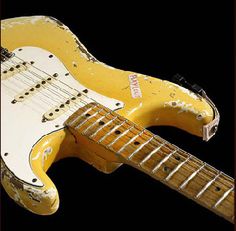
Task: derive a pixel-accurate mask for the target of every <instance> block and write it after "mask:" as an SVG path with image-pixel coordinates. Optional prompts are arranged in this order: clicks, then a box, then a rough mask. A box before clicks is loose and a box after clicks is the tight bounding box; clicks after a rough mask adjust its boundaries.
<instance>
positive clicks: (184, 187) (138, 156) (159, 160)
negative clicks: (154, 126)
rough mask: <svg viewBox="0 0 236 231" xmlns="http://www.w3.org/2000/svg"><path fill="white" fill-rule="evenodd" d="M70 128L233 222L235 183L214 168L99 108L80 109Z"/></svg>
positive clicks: (69, 123) (96, 105) (89, 105)
mask: <svg viewBox="0 0 236 231" xmlns="http://www.w3.org/2000/svg"><path fill="white" fill-rule="evenodd" d="M67 126H68V127H69V129H70V130H71V132H72V133H73V134H74V135H75V136H76V137H78V138H79V137H80V136H83V137H84V138H85V139H88V140H90V142H91V143H96V144H97V145H99V146H102V147H103V148H105V149H107V150H108V155H111V156H112V155H113V156H114V160H115V159H116V158H117V160H118V161H119V162H122V163H126V164H129V165H131V166H133V167H135V168H137V169H139V170H140V171H143V172H145V173H146V174H148V175H150V176H151V177H153V178H155V179H157V180H159V181H161V182H163V183H164V184H166V185H167V186H169V187H171V188H173V189H175V190H177V191H179V192H180V193H182V194H184V195H185V196H187V197H188V198H190V199H192V200H194V201H196V202H197V203H199V204H201V205H202V206H204V207H206V208H208V209H210V210H212V211H213V212H215V213H217V214H218V215H220V216H222V217H224V218H225V219H227V220H229V221H230V222H234V188H233V186H234V180H233V179H232V178H231V177H229V176H227V175H225V174H224V173H221V172H219V171H218V170H216V169H215V168H213V167H212V166H210V165H208V164H206V163H204V162H203V161H201V160H199V159H198V158H196V157H194V156H192V155H190V154H189V153H186V152H185V151H183V150H181V149H179V148H178V147H176V146H175V145H173V144H171V143H169V142H167V141H165V140H164V139H162V138H161V137H159V136H155V135H154V134H152V133H151V132H149V131H148V130H146V129H143V128H142V127H140V126H138V125H136V124H133V123H132V122H130V121H128V120H126V119H125V118H124V117H121V116H119V115H118V114H116V113H115V112H112V111H110V110H109V109H107V108H105V107H104V106H101V105H99V104H95V103H91V104H88V105H86V106H85V107H83V108H81V109H79V110H78V111H77V112H76V113H74V114H73V115H72V116H71V117H70V118H69V120H68V121H67ZM99 155H103V154H102V153H99ZM106 155H107V154H106ZM102 157H103V158H104V159H106V158H107V157H106V156H105V155H104V156H102Z"/></svg>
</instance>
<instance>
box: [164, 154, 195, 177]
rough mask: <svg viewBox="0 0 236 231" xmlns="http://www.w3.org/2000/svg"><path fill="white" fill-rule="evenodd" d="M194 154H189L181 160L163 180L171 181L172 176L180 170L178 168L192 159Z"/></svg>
mask: <svg viewBox="0 0 236 231" xmlns="http://www.w3.org/2000/svg"><path fill="white" fill-rule="evenodd" d="M191 157H192V155H190V156H188V157H187V158H186V159H185V160H184V161H183V162H181V163H180V164H179V165H178V166H177V167H176V168H175V169H174V170H173V171H172V172H171V173H170V174H169V175H168V176H167V177H166V178H165V179H164V180H163V181H169V180H170V178H171V177H172V176H173V175H174V174H175V173H176V172H178V170H179V169H180V168H181V167H182V166H183V165H184V164H185V163H187V162H188V161H189V160H190V159H191Z"/></svg>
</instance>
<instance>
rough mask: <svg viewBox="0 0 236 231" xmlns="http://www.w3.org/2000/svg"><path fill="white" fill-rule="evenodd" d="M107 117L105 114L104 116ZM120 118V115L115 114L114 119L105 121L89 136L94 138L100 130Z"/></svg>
mask: <svg viewBox="0 0 236 231" xmlns="http://www.w3.org/2000/svg"><path fill="white" fill-rule="evenodd" d="M104 118H105V116H104ZM117 118H118V116H115V117H114V118H113V119H111V120H109V121H108V122H107V123H105V124H104V125H103V126H101V127H100V128H99V129H98V130H97V131H96V132H95V133H93V134H92V135H90V136H89V138H93V137H94V136H96V135H97V134H98V132H100V131H101V130H102V129H103V128H104V127H106V126H108V125H109V124H111V123H112V122H113V121H114V120H116V119H117Z"/></svg>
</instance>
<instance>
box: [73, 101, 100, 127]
mask: <svg viewBox="0 0 236 231" xmlns="http://www.w3.org/2000/svg"><path fill="white" fill-rule="evenodd" d="M95 107H97V105H95V106H93V107H90V108H88V109H87V110H86V111H84V112H83V113H82V114H81V115H79V116H77V117H76V118H75V119H74V120H72V121H71V122H70V124H69V126H73V124H74V123H76V122H77V121H78V119H79V118H81V116H83V115H85V114H86V113H88V112H89V111H90V110H92V109H94V108H95Z"/></svg>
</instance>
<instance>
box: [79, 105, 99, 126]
mask: <svg viewBox="0 0 236 231" xmlns="http://www.w3.org/2000/svg"><path fill="white" fill-rule="evenodd" d="M102 110H103V108H101V109H100V110H98V111H97V112H95V113H94V114H93V115H91V116H89V117H88V118H87V119H85V120H84V121H83V122H82V123H80V124H78V125H77V126H76V127H75V129H79V128H81V127H82V126H83V125H84V124H85V123H86V122H87V121H88V120H90V119H92V118H93V117H94V116H96V115H97V114H98V113H99V112H101V111H102ZM86 114H87V113H86V112H85V113H83V114H82V115H81V116H83V115H86ZM81 116H80V117H81Z"/></svg>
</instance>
